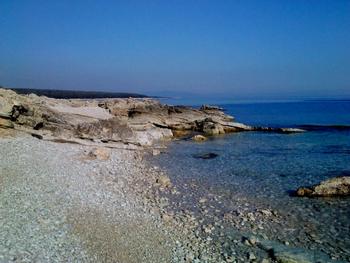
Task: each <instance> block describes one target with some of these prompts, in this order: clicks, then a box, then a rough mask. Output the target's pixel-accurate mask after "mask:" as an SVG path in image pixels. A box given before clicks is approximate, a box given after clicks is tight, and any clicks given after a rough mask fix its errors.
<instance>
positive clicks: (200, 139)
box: [191, 134, 208, 142]
mask: <svg viewBox="0 0 350 263" xmlns="http://www.w3.org/2000/svg"><path fill="white" fill-rule="evenodd" d="M191 139H192V140H193V141H196V142H203V141H206V140H208V138H207V137H205V136H203V135H200V134H198V135H195V136H193V137H192V138H191Z"/></svg>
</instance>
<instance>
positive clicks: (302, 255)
mask: <svg viewBox="0 0 350 263" xmlns="http://www.w3.org/2000/svg"><path fill="white" fill-rule="evenodd" d="M257 246H258V247H259V248H261V249H263V250H265V251H266V252H268V253H269V254H270V255H271V257H272V258H273V259H274V260H276V261H277V262H279V263H315V262H324V263H326V262H329V263H331V262H334V263H336V262H338V263H340V261H335V260H332V259H331V258H330V257H329V256H328V255H327V254H325V253H323V252H320V251H316V250H306V249H303V248H296V247H290V246H287V245H283V244H281V243H279V242H274V241H270V240H261V241H259V242H258V243H257Z"/></svg>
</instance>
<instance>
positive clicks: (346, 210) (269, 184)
mask: <svg viewBox="0 0 350 263" xmlns="http://www.w3.org/2000/svg"><path fill="white" fill-rule="evenodd" d="M223 107H224V108H225V109H226V111H227V113H228V114H231V115H234V116H236V117H237V120H238V121H241V122H244V123H247V124H252V125H266V126H273V127H298V126H300V125H305V124H317V125H343V126H344V125H345V126H346V125H350V102H349V101H342V102H335V101H331V102H299V103H295V102H293V103H269V104H266V103H264V104H237V105H233V104H230V105H223ZM208 152H211V153H216V154H218V157H216V158H214V159H209V160H203V159H196V158H193V156H194V155H196V154H200V153H208ZM154 162H156V163H157V164H158V165H160V166H161V167H162V168H163V169H166V170H167V171H168V173H169V175H170V176H171V179H172V180H173V181H174V182H175V184H177V185H178V186H180V187H181V185H182V186H183V185H187V184H189V183H190V182H196V183H197V184H199V185H200V187H199V189H198V190H197V191H199V194H198V196H201V195H203V193H205V194H210V193H214V194H218V195H222V196H224V200H223V202H220V203H214V206H216V208H219V209H221V210H222V211H227V210H232V209H234V207H233V206H232V204H231V200H232V199H233V198H235V199H239V198H243V199H246V200H250V201H251V203H253V204H257V205H258V204H259V205H261V206H263V207H270V208H273V209H276V210H277V211H280V212H281V213H283V214H284V215H286V218H288V217H290V218H294V219H293V220H294V221H293V222H297V223H293V224H294V225H293V227H294V228H300V231H301V232H302V231H304V232H310V231H311V232H314V233H315V234H317V236H318V237H319V238H321V239H322V240H324V244H328V245H317V246H320V247H321V249H324V250H327V249H328V248H329V247H330V246H333V247H334V250H335V251H338V252H339V251H340V252H339V253H344V254H345V255H346V256H345V258H346V259H348V260H350V250H349V248H350V198H348V197H346V198H332V199H329V198H328V199H325V198H314V199H309V198H297V197H293V196H291V193H292V191H294V190H295V189H297V188H298V187H300V186H307V185H312V184H315V183H318V182H319V181H320V180H323V179H326V178H329V177H334V176H339V175H349V176H350V129H349V128H348V127H343V129H341V130H338V129H330V128H329V127H324V126H321V127H318V129H316V130H314V129H313V130H312V131H308V132H305V133H298V134H289V135H286V134H277V133H263V132H243V133H234V134H229V135H224V136H220V137H215V138H211V139H210V140H209V141H207V142H205V143H195V142H192V141H177V142H174V143H172V144H171V145H169V149H168V152H167V153H164V154H162V155H160V156H159V157H157V159H155V160H154ZM183 190H184V191H183V192H184V193H185V196H183V197H182V198H183V199H185V200H186V189H183ZM200 191H202V193H200ZM193 198H194V197H193V193H191V194H188V198H187V199H188V200H187V201H185V202H182V203H183V204H185V206H186V209H194V208H193V206H192V204H193V201H192V199H193ZM225 198H226V202H225ZM186 203H187V205H186ZM295 224H296V225H295ZM308 224H311V225H312V229H311V230H310V229H304V228H305V225H308ZM277 236H278V233H277ZM344 251H345V252H344ZM338 252H336V253H338ZM333 253H334V251H333Z"/></svg>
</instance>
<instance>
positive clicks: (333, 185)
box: [296, 176, 350, 197]
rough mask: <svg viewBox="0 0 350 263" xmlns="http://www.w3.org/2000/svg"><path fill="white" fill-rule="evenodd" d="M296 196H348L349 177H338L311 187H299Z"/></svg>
mask: <svg viewBox="0 0 350 263" xmlns="http://www.w3.org/2000/svg"><path fill="white" fill-rule="evenodd" d="M296 195H297V196H310V197H317V196H320V197H322V196H346V195H350V176H339V177H335V178H331V179H327V180H325V181H322V182H321V183H320V184H317V185H314V186H312V187H300V188H299V189H298V190H297V191H296Z"/></svg>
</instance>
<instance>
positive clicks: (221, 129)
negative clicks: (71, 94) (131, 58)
mask: <svg viewBox="0 0 350 263" xmlns="http://www.w3.org/2000/svg"><path fill="white" fill-rule="evenodd" d="M0 128H15V129H20V130H25V131H27V132H31V133H33V135H34V136H36V137H37V138H44V139H45V138H51V139H52V138H55V140H62V141H63V140H64V141H72V140H75V141H77V140H87V141H93V142H103V143H124V144H136V145H152V144H154V143H155V142H159V141H162V140H166V139H171V138H172V137H174V136H182V135H185V134H189V133H191V132H199V133H203V134H206V135H218V134H223V133H226V132H235V131H248V130H251V129H252V128H251V127H250V126H247V125H244V124H241V123H236V122H234V118H233V117H231V116H228V115H226V114H225V113H223V112H222V111H221V109H220V108H218V107H214V106H203V107H202V108H201V109H193V108H190V107H185V106H169V105H163V104H161V103H160V102H158V101H156V100H153V99H135V98H134V99H131V98H129V99H103V100H101V99H98V100H94V99H89V100H82V99H71V100H68V99H52V98H47V97H43V96H41V97H39V96H36V95H33V94H30V95H19V94H17V93H15V92H14V91H12V90H8V89H0Z"/></svg>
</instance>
